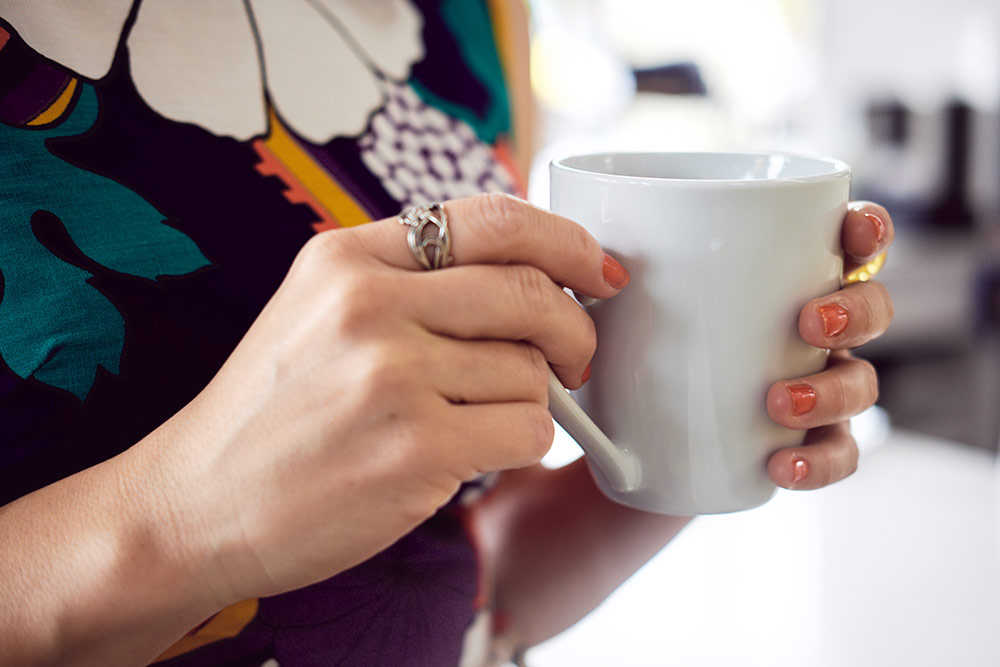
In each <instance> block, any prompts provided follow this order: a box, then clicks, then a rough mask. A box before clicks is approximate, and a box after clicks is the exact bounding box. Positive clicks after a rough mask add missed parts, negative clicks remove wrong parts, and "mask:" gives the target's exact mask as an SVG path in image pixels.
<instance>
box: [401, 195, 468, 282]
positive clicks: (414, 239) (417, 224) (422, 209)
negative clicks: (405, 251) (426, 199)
mask: <svg viewBox="0 0 1000 667" xmlns="http://www.w3.org/2000/svg"><path fill="white" fill-rule="evenodd" d="M399 224H401V225H406V226H407V227H409V228H410V229H409V230H408V231H407V234H406V242H407V244H408V245H409V246H410V252H412V253H413V256H414V257H415V258H416V259H417V262H418V263H419V264H420V266H422V267H424V268H425V269H427V270H430V269H443V268H444V267H446V266H449V265H450V264H451V263H452V262H453V261H454V259H455V258H454V257H452V256H451V235H450V234H449V233H448V213H447V212H446V211H445V210H444V204H441V203H435V204H428V205H426V206H411V207H410V208H408V209H406V210H405V211H403V212H402V213H400V214H399Z"/></svg>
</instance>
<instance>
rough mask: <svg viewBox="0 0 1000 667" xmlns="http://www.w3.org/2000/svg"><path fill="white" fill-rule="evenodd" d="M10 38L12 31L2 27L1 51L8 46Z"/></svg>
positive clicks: (0, 29)
mask: <svg viewBox="0 0 1000 667" xmlns="http://www.w3.org/2000/svg"><path fill="white" fill-rule="evenodd" d="M9 40H10V33H9V32H7V31H6V30H4V29H3V28H2V27H0V51H2V50H3V47H5V46H7V42H8V41H9Z"/></svg>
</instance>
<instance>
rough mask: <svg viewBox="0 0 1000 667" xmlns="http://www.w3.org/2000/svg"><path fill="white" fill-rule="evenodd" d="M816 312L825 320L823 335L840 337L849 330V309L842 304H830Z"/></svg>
mask: <svg viewBox="0 0 1000 667" xmlns="http://www.w3.org/2000/svg"><path fill="white" fill-rule="evenodd" d="M816 310H818V311H819V314H820V317H822V318H823V333H825V334H826V335H827V336H838V335H840V334H842V333H844V330H845V329H847V309H846V308H844V307H843V306H841V305H840V304H836V303H828V304H826V305H825V306H820V307H819V308H817V309H816Z"/></svg>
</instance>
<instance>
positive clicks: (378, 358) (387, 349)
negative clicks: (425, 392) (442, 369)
mask: <svg viewBox="0 0 1000 667" xmlns="http://www.w3.org/2000/svg"><path fill="white" fill-rule="evenodd" d="M359 356H361V357H362V365H363V370H362V372H361V377H360V378H359V380H358V382H357V388H356V391H357V393H358V395H360V396H362V397H364V399H365V400H367V401H374V402H376V404H379V403H381V404H383V405H396V404H397V403H398V402H399V401H397V399H406V401H412V400H414V399H413V397H415V396H420V395H421V392H419V391H415V390H414V387H416V386H418V385H419V384H420V383H421V378H423V377H424V361H423V358H422V357H421V356H420V355H418V354H416V353H415V352H414V351H413V350H412V349H411V348H409V347H408V346H405V345H393V344H392V343H390V342H388V341H382V342H377V343H372V344H370V345H369V346H368V347H367V350H366V351H365V352H364V353H361V354H360V355H359Z"/></svg>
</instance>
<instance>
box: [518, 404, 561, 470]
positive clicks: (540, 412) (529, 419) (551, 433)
mask: <svg viewBox="0 0 1000 667" xmlns="http://www.w3.org/2000/svg"><path fill="white" fill-rule="evenodd" d="M524 420H525V426H526V431H527V438H526V442H525V450H526V454H527V456H528V459H529V461H530V462H531V463H537V462H538V461H540V460H541V459H542V457H543V456H545V454H547V453H548V451H549V448H550V447H551V446H552V439H553V438H555V426H554V425H553V424H552V415H551V414H550V413H549V411H548V410H547V409H546V408H545V407H543V406H541V405H538V404H532V405H529V406H527V407H526V409H525V416H524Z"/></svg>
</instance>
